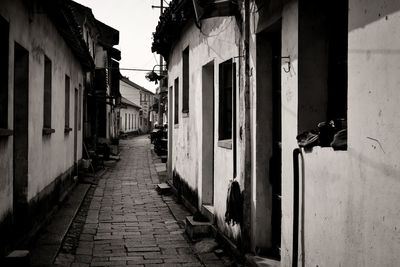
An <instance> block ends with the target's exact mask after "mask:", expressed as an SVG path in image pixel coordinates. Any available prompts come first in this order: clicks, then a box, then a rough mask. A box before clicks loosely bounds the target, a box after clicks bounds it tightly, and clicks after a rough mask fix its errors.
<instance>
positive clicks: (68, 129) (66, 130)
mask: <svg viewBox="0 0 400 267" xmlns="http://www.w3.org/2000/svg"><path fill="white" fill-rule="evenodd" d="M70 131H72V128H69V127H65V128H64V133H69V132H70Z"/></svg>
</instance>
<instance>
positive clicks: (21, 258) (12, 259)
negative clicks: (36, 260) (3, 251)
mask: <svg viewBox="0 0 400 267" xmlns="http://www.w3.org/2000/svg"><path fill="white" fill-rule="evenodd" d="M5 266H10V267H11V266H27V267H28V266H31V262H30V253H29V251H28V250H14V251H13V252H11V253H10V254H8V256H7V257H6V258H5Z"/></svg>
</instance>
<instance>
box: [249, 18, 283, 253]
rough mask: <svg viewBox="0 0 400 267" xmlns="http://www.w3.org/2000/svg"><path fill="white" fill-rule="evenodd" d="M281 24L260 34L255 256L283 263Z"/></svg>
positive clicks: (258, 53)
mask: <svg viewBox="0 0 400 267" xmlns="http://www.w3.org/2000/svg"><path fill="white" fill-rule="evenodd" d="M281 60H282V58H281V22H280V21H278V22H277V23H275V24H273V25H272V26H271V27H269V28H267V29H266V30H265V31H263V32H261V33H259V34H257V58H256V62H257V69H256V76H257V77H256V78H257V80H256V81H257V89H256V90H257V92H256V95H257V104H256V105H257V109H256V143H255V149H256V214H255V218H254V219H255V233H254V234H255V239H256V240H255V243H256V253H257V254H259V255H261V256H265V257H268V258H273V259H276V260H280V243H281V214H282V211H281V182H282V177H281V166H282V162H281V136H282V126H281V120H282V116H281Z"/></svg>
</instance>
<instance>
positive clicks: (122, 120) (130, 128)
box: [119, 97, 142, 134]
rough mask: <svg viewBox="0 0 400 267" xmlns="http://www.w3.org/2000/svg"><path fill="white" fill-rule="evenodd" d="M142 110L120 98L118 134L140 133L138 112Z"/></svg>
mask: <svg viewBox="0 0 400 267" xmlns="http://www.w3.org/2000/svg"><path fill="white" fill-rule="evenodd" d="M141 109H142V108H141V107H140V106H138V105H136V104H135V103H133V102H131V101H129V100H128V99H126V98H125V97H122V98H121V105H120V117H119V133H120V134H132V133H134V134H138V133H139V131H140V127H139V122H140V110H141Z"/></svg>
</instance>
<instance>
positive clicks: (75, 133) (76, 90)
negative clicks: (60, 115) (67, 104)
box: [74, 88, 79, 174]
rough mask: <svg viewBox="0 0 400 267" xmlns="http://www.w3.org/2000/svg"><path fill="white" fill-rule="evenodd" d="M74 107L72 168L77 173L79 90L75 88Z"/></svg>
mask: <svg viewBox="0 0 400 267" xmlns="http://www.w3.org/2000/svg"><path fill="white" fill-rule="evenodd" d="M74 101H75V104H74V105H75V108H74V170H75V171H76V174H78V115H79V92H78V89H76V88H75V99H74Z"/></svg>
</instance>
